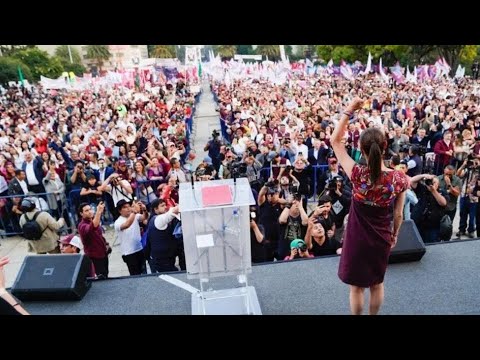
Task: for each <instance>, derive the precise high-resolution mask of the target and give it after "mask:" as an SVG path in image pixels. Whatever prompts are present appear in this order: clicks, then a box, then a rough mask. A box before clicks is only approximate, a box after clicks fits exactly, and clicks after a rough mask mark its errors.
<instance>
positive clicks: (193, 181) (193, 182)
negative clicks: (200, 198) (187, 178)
mask: <svg viewBox="0 0 480 360" xmlns="http://www.w3.org/2000/svg"><path fill="white" fill-rule="evenodd" d="M191 180H192V190H194V189H195V180H193V174H192V176H191Z"/></svg>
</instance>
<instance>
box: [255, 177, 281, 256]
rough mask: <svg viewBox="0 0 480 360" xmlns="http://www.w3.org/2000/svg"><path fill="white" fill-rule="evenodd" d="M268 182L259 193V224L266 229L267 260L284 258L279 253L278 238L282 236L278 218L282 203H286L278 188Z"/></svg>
mask: <svg viewBox="0 0 480 360" xmlns="http://www.w3.org/2000/svg"><path fill="white" fill-rule="evenodd" d="M267 184H268V183H267ZM267 184H265V185H264V186H263V187H262V189H261V190H260V192H259V194H258V205H259V207H260V213H259V218H258V224H261V225H263V228H264V229H265V239H264V246H265V260H266V261H273V259H277V260H282V259H283V258H282V257H280V256H279V253H278V240H279V238H280V226H279V223H278V220H279V218H280V214H281V213H282V208H281V206H280V204H281V203H285V200H280V198H279V196H278V190H277V189H276V188H274V187H272V188H269V187H267V186H266V185H267Z"/></svg>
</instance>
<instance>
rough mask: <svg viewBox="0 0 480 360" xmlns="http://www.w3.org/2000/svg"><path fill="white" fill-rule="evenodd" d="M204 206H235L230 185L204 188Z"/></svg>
mask: <svg viewBox="0 0 480 360" xmlns="http://www.w3.org/2000/svg"><path fill="white" fill-rule="evenodd" d="M202 203H203V206H218V205H228V204H233V198H232V192H231V190H230V186H229V185H217V186H209V187H204V188H202Z"/></svg>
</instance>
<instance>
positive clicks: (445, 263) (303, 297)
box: [25, 239, 480, 315]
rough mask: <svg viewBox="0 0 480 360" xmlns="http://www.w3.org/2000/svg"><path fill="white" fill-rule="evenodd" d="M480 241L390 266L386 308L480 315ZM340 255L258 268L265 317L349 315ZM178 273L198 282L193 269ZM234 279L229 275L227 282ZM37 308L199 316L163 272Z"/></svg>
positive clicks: (253, 278) (35, 306) (32, 308)
mask: <svg viewBox="0 0 480 360" xmlns="http://www.w3.org/2000/svg"><path fill="white" fill-rule="evenodd" d="M479 255H480V240H478V239H477V240H470V241H454V242H449V243H442V244H435V245H430V246H427V252H426V254H425V256H424V257H423V259H422V260H421V261H419V262H411V263H403V264H394V265H389V268H388V270H387V275H386V278H385V294H386V295H385V303H384V306H383V308H382V310H381V314H398V315H404V314H409V315H420V314H422V315H423V314H429V315H436V314H468V315H471V314H480V300H479V299H480V281H479V279H480V275H479V274H480V261H479ZM338 261H339V257H326V258H318V259H310V260H301V261H291V262H280V263H273V264H268V265H259V266H254V267H253V272H252V274H251V275H250V276H249V285H252V286H254V287H255V289H256V291H257V295H258V299H259V302H260V307H261V310H262V313H263V314H264V315H277V314H278V315H280V314H282V315H283V314H314V315H327V314H335V315H338V314H349V304H348V286H347V285H345V284H343V283H342V282H341V281H340V280H339V279H338V277H337V268H338ZM173 276H174V277H176V278H178V279H180V280H182V281H186V282H188V283H190V284H191V285H192V286H194V287H197V288H198V281H196V280H191V281H190V280H187V279H186V274H185V273H175V274H173ZM219 282H223V283H224V284H225V285H227V282H226V281H223V280H219ZM25 307H26V309H27V310H28V311H29V312H31V313H32V314H48V315H52V314H58V315H60V314H61V315H86V314H103V315H107V314H108V315H124V314H135V315H141V314H144V315H147V314H168V315H177V314H178V315H180V314H182V315H185V314H191V295H190V293H189V292H187V291H185V290H183V289H180V288H178V287H176V286H174V285H171V284H169V283H167V282H165V281H163V280H161V279H159V278H158V276H153V275H147V276H141V277H126V278H119V279H111V280H107V281H101V282H95V283H94V284H93V285H92V288H91V289H90V291H89V292H88V293H87V294H86V296H85V297H84V298H83V300H81V301H78V302H28V303H25Z"/></svg>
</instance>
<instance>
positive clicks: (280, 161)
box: [270, 153, 291, 180]
mask: <svg viewBox="0 0 480 360" xmlns="http://www.w3.org/2000/svg"><path fill="white" fill-rule="evenodd" d="M287 166H290V167H291V164H290V160H288V159H286V158H284V157H282V156H280V154H279V153H275V154H272V161H271V163H270V179H272V180H278V179H279V178H281V177H282V175H283V173H284V171H285V170H286V168H287Z"/></svg>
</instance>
